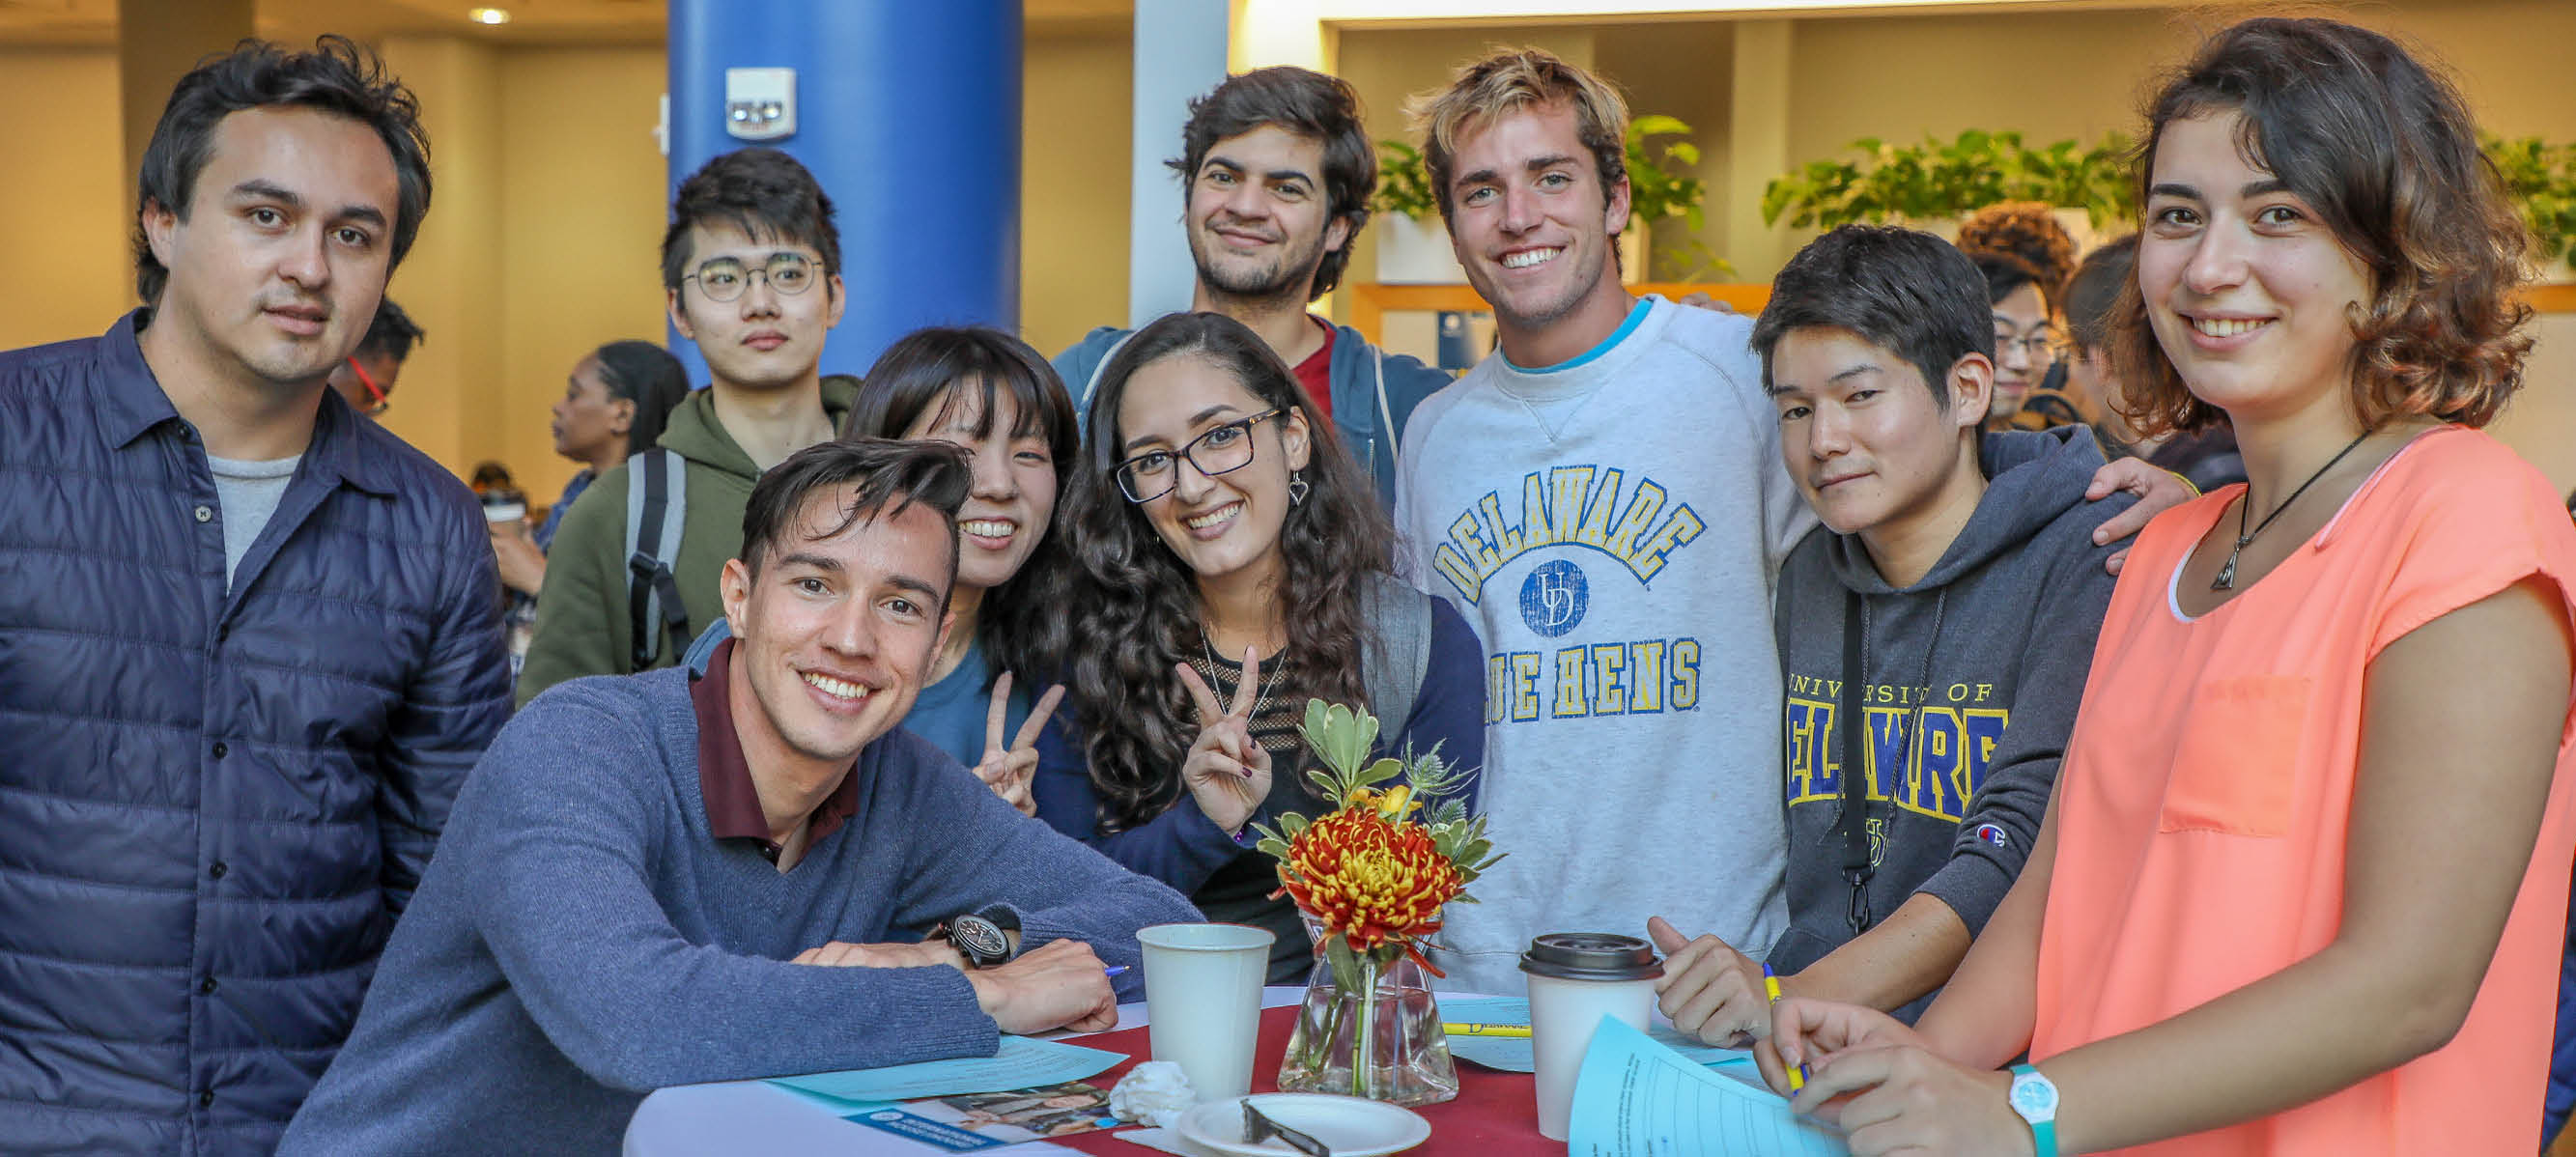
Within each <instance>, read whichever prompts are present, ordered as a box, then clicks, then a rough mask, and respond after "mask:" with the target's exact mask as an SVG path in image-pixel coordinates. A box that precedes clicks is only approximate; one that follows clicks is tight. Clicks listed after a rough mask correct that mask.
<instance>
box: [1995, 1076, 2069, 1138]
mask: <svg viewBox="0 0 2576 1157" xmlns="http://www.w3.org/2000/svg"><path fill="white" fill-rule="evenodd" d="M2012 1074H2013V1084H2014V1085H2016V1086H2019V1085H2021V1084H2023V1083H2024V1082H2025V1080H2029V1081H2037V1082H2039V1083H2041V1084H2045V1085H2047V1086H2048V1091H2049V1105H2048V1115H2047V1116H2044V1117H2036V1116H2032V1115H2031V1114H2030V1113H2029V1112H2028V1111H2026V1110H2024V1109H2023V1108H2022V1105H2021V1098H2019V1097H2017V1096H2013V1095H2011V1094H2009V1093H2007V1094H2006V1098H2007V1100H2008V1101H2009V1102H2010V1103H2011V1105H2012V1110H2013V1113H2014V1114H2015V1115H2016V1116H2019V1117H2020V1118H2021V1119H2022V1123H2023V1124H2025V1125H2028V1126H2030V1151H2031V1154H2032V1157H2058V1153H2057V1085H2056V1083H2055V1082H2053V1081H2050V1080H2049V1079H2048V1078H2047V1077H2045V1076H2042V1075H2041V1074H2040V1071H2039V1070H2038V1069H2037V1068H2036V1067H2034V1066H2031V1065H2026V1064H2022V1065H2014V1066H2013V1067H2012Z"/></svg>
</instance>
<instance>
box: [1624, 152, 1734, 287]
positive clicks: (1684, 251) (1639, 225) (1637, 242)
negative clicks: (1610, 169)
mask: <svg viewBox="0 0 2576 1157" xmlns="http://www.w3.org/2000/svg"><path fill="white" fill-rule="evenodd" d="M1690 131H1691V127H1690V126H1689V125H1687V124H1684V123H1682V121H1681V118H1679V117H1669V116H1663V115H1661V114H1656V113H1649V114H1647V115H1645V116H1641V117H1637V118H1635V119H1633V120H1631V121H1629V122H1628V140H1627V152H1628V228H1627V229H1626V230H1624V231H1622V232H1621V233H1620V235H1619V241H1620V245H1619V260H1620V270H1621V273H1622V275H1623V276H1624V277H1625V278H1626V280H1628V281H1630V282H1637V281H1642V280H1644V279H1645V277H1646V274H1647V266H1648V264H1649V255H1650V253H1651V251H1652V247H1651V245H1650V244H1649V242H1650V241H1651V240H1652V235H1653V230H1654V225H1655V223H1656V222H1658V221H1670V220H1679V221H1681V222H1682V223H1683V224H1684V225H1685V226H1686V227H1688V229H1689V234H1688V235H1687V239H1686V240H1685V241H1684V243H1683V244H1682V245H1681V246H1680V247H1679V248H1678V249H1675V248H1671V247H1667V249H1666V251H1665V255H1666V262H1665V265H1666V268H1665V278H1664V279H1665V280H1667V281H1695V280H1698V279H1700V278H1702V277H1706V276H1723V275H1726V274H1730V273H1732V272H1734V268H1735V267H1734V266H1732V265H1729V264H1727V263H1726V261H1725V259H1723V258H1721V257H1719V256H1717V255H1716V254H1714V253H1711V252H1709V248H1708V245H1707V243H1706V242H1703V241H1701V240H1700V238H1699V231H1700V229H1701V227H1703V226H1705V225H1706V224H1707V223H1708V219H1707V214H1706V213H1705V212H1704V210H1703V208H1702V205H1701V203H1702V202H1703V201H1705V200H1706V199H1707V196H1708V188H1707V186H1706V185H1705V184H1703V183H1702V182H1701V181H1700V179H1699V178H1698V177H1695V176H1692V175H1691V167H1692V166H1694V165H1697V164H1699V146H1698V145H1695V144H1692V143H1691V141H1690ZM1655 137H1679V138H1681V139H1679V140H1674V141H1667V142H1665V143H1664V144H1663V145H1662V147H1661V148H1660V149H1649V148H1648V142H1649V141H1650V140H1651V139H1653V138H1655Z"/></svg>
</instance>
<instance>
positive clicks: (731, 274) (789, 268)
mask: <svg viewBox="0 0 2576 1157" xmlns="http://www.w3.org/2000/svg"><path fill="white" fill-rule="evenodd" d="M827 272H830V271H829V270H827V269H825V268H823V265H822V263H821V262H818V261H815V260H813V259H811V258H809V257H807V256H805V255H804V254H802V253H772V254H770V255H769V260H768V261H767V262H766V263H764V264H763V265H762V266H761V267H760V268H757V269H754V268H751V267H749V266H746V265H744V264H743V263H742V262H740V261H737V260H735V259H733V258H731V257H718V258H715V259H713V260H711V261H708V262H707V263H706V264H704V265H700V266H698V271H697V272H695V273H692V274H690V275H688V276H687V277H684V278H681V279H680V280H682V281H694V282H697V283H698V292H700V293H703V294H706V295H707V300H709V301H732V300H734V299H736V298H739V297H741V296H742V292H743V290H745V289H747V288H750V286H751V279H752V277H753V275H755V274H757V275H758V276H759V277H760V279H761V280H763V281H766V282H768V283H769V290H770V292H772V293H782V294H788V295H790V296H793V295H795V294H799V293H803V292H805V291H806V290H808V289H811V288H813V287H814V282H815V280H816V279H817V278H820V277H821V276H822V275H823V274H825V273H827Z"/></svg>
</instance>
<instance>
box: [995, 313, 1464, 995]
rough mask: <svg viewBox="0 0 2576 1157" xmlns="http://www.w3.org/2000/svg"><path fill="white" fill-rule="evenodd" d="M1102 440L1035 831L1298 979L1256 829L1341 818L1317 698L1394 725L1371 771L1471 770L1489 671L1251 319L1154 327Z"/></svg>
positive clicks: (1070, 579) (1272, 866) (1081, 538)
mask: <svg viewBox="0 0 2576 1157" xmlns="http://www.w3.org/2000/svg"><path fill="white" fill-rule="evenodd" d="M1084 426H1085V431H1086V433H1085V439H1086V440H1085V442H1084V444H1083V447H1082V462H1081V466H1080V468H1079V469H1077V470H1076V471H1074V472H1073V476H1072V479H1071V481H1070V483H1069V485H1068V487H1067V491H1066V496H1065V505H1064V521H1065V523H1066V530H1067V532H1068V533H1069V534H1070V536H1071V538H1070V543H1071V550H1072V560H1071V564H1070V565H1069V566H1067V567H1065V568H1064V569H1062V570H1061V571H1059V572H1056V573H1055V579H1056V580H1059V581H1055V582H1053V583H1052V584H1051V585H1050V586H1049V587H1048V591H1047V593H1045V594H1043V595H1041V596H1040V598H1039V599H1038V601H1039V602H1040V603H1041V604H1042V605H1044V606H1047V607H1049V608H1050V609H1051V610H1052V611H1053V612H1054V616H1055V617H1054V618H1052V619H1051V620H1050V621H1049V622H1048V623H1047V625H1046V626H1045V627H1044V629H1043V630H1042V632H1041V636H1042V638H1043V640H1044V642H1043V644H1042V647H1041V650H1042V652H1043V653H1044V654H1045V655H1047V656H1049V657H1051V659H1052V660H1053V663H1052V665H1050V666H1049V667H1048V668H1047V669H1049V670H1052V671H1055V672H1057V673H1058V674H1059V675H1060V676H1061V677H1062V678H1063V679H1064V681H1065V682H1066V684H1067V685H1068V686H1070V687H1072V688H1074V694H1073V697H1072V698H1071V699H1070V700H1068V701H1067V703H1066V705H1065V712H1066V714H1067V715H1068V716H1069V717H1070V719H1069V720H1068V722H1067V725H1066V726H1065V727H1064V729H1063V730H1062V731H1061V732H1060V733H1059V732H1050V733H1049V735H1048V736H1046V737H1042V739H1041V756H1040V766H1039V771H1038V779H1037V801H1038V816H1039V818H1041V819H1044V820H1046V821H1047V822H1048V823H1050V824H1053V825H1054V826H1055V828H1056V830H1058V831H1061V832H1064V833H1065V834H1067V835H1070V836H1073V837H1074V838H1076V839H1080V840H1083V841H1084V842H1086V843H1089V844H1091V845H1092V846H1093V847H1095V848H1097V849H1099V850H1100V851H1101V852H1102V853H1103V854H1105V855H1107V856H1108V857H1109V858H1111V859H1113V860H1116V861H1118V862H1119V863H1120V864H1122V865H1125V866H1126V867H1127V868H1129V869H1130V870H1133V871H1136V872H1139V873H1142V874H1144V875H1147V876H1151V877H1153V878H1155V879H1158V880H1161V881H1163V882H1164V883H1166V884H1169V885H1171V886H1172V887H1173V888H1174V889H1175V890H1177V891H1179V892H1180V893H1182V894H1183V895H1186V896H1188V897H1190V899H1191V900H1192V902H1194V903H1196V904H1197V905H1198V906H1199V908H1200V910H1201V911H1202V912H1204V913H1206V915H1207V917H1208V919H1210V920H1217V921H1225V922H1231V923H1238V924H1252V925H1256V926H1259V927H1262V928H1267V929H1269V930H1270V931H1271V932H1272V933H1273V934H1274V935H1275V936H1276V937H1277V939H1276V940H1275V941H1274V942H1273V944H1272V948H1271V958H1270V980H1271V982H1272V983H1286V982H1294V981H1298V980H1302V979H1303V978H1304V976H1305V974H1306V972H1307V970H1308V969H1309V968H1311V967H1312V964H1313V951H1312V948H1311V945H1310V944H1309V942H1308V940H1307V937H1306V933H1305V930H1304V928H1303V927H1302V926H1301V925H1300V924H1299V922H1298V919H1297V913H1296V908H1295V906H1294V905H1292V904H1291V903H1289V902H1288V901H1287V900H1286V899H1281V898H1273V893H1274V892H1276V891H1277V889H1278V887H1279V876H1278V871H1277V867H1276V863H1275V861H1273V860H1271V858H1270V857H1269V856H1267V855H1264V854H1263V853H1261V852H1259V851H1256V850H1255V849H1253V848H1252V847H1251V840H1250V836H1249V835H1248V834H1247V829H1248V827H1249V825H1250V824H1251V823H1252V822H1253V821H1255V820H1262V821H1270V822H1275V819H1276V817H1277V816H1278V815H1279V814H1280V813H1282V812H1288V811H1300V812H1303V813H1305V814H1306V815H1308V816H1314V815H1316V814H1317V813H1319V812H1320V811H1322V810H1323V808H1322V805H1321V803H1320V801H1319V800H1318V799H1317V797H1316V796H1315V794H1314V792H1313V790H1312V788H1311V786H1310V785H1309V784H1308V783H1307V781H1306V776H1305V767H1306V754H1305V745H1304V742H1303V740H1302V739H1301V738H1300V737H1299V735H1298V730H1297V728H1298V724H1299V723H1300V722H1301V721H1302V720H1303V719H1304V717H1305V712H1306V701H1307V700H1308V699H1309V698H1319V699H1322V700H1324V701H1326V702H1329V703H1341V704H1348V705H1350V706H1352V707H1355V708H1363V709H1367V710H1369V711H1372V712H1373V713H1375V714H1376V715H1377V716H1378V718H1379V721H1380V726H1381V728H1382V729H1381V730H1380V731H1379V733H1378V741H1377V747H1376V752H1375V754H1376V755H1398V754H1401V753H1403V752H1405V751H1407V750H1410V751H1413V752H1416V753H1424V752H1430V751H1432V750H1433V749H1434V748H1435V747H1436V748H1437V749H1438V751H1439V754H1440V755H1441V756H1442V757H1443V758H1444V759H1446V760H1448V761H1449V763H1450V764H1451V765H1452V766H1456V767H1461V768H1467V769H1475V768H1478V767H1480V766H1481V765H1482V764H1483V762H1484V752H1485V682H1484V653H1483V651H1482V649H1481V648H1479V647H1478V645H1477V643H1476V637H1475V635H1474V633H1473V631H1472V630H1471V629H1470V628H1469V627H1468V626H1467V623H1466V620H1464V619H1462V618H1460V617H1459V615H1458V612H1456V611H1455V610H1452V609H1450V607H1449V604H1447V603H1445V602H1442V601H1440V600H1438V599H1434V598H1432V597H1430V596H1429V595H1425V594H1423V593H1421V592H1419V591H1416V590H1413V589H1412V588H1410V587H1407V586H1405V585H1404V584H1403V583H1402V582H1400V581H1398V580H1397V579H1396V578H1395V576H1394V573H1393V563H1392V557H1393V550H1394V540H1395V532H1394V529H1393V528H1392V527H1391V526H1390V525H1389V524H1388V522H1387V516H1386V514H1385V513H1384V512H1383V511H1382V510H1381V509H1380V507H1379V506H1378V502H1377V497H1376V491H1375V489H1374V488H1373V487H1372V486H1371V484H1370V482H1369V479H1368V476H1367V475H1366V474H1365V473H1363V472H1362V471H1361V470H1360V468H1359V466H1358V464H1357V463H1356V462H1354V461H1353V460H1352V458H1351V456H1350V453H1349V452H1348V451H1347V450H1345V449H1344V448H1343V447H1342V444H1341V442H1340V441H1339V440H1338V438H1337V437H1336V435H1335V434H1334V432H1333V427H1332V424H1331V423H1329V422H1319V421H1316V420H1314V417H1313V415H1312V413H1311V411H1310V409H1309V406H1308V403H1307V401H1306V396H1305V393H1304V391H1303V389H1302V388H1300V387H1299V386H1298V384H1297V379H1296V377H1295V375H1294V374H1292V373H1291V372H1290V371H1289V369H1288V366H1287V364H1286V363H1284V362H1282V361H1280V360H1279V355H1277V354H1276V353H1273V352H1271V349H1270V347H1269V345H1268V344H1266V343H1265V342H1263V341H1262V340H1261V338H1260V337H1259V336H1257V335H1255V334H1254V333H1253V332H1252V331H1251V330H1249V329H1246V328H1244V326H1243V325H1242V324H1241V323H1239V322H1236V321H1233V320H1231V319H1229V318H1226V317H1224V316H1221V315H1218V314H1213V313H1181V314H1172V315H1170V316H1167V317H1164V318H1162V319H1161V320H1159V321H1156V322H1154V323H1153V324H1151V325H1148V326H1146V327H1145V328H1143V329H1141V330H1138V331H1137V332H1136V334H1135V336H1133V337H1131V338H1129V339H1127V341H1126V342H1125V343H1124V344H1123V345H1121V346H1120V347H1119V348H1118V350H1117V351H1116V352H1115V353H1113V354H1111V355H1110V358H1109V360H1108V362H1107V363H1106V364H1105V365H1103V366H1102V367H1101V371H1100V375H1099V386H1098V388H1097V389H1096V390H1095V391H1094V392H1093V394H1092V398H1091V412H1090V415H1089V420H1088V421H1087V422H1086V423H1085V424H1084ZM1470 790H1471V791H1472V786H1471V788H1470Z"/></svg>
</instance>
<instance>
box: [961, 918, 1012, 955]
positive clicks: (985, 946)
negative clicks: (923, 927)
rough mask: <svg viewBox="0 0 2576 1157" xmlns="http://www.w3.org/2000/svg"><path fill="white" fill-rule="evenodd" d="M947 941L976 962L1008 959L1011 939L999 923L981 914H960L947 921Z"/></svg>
mask: <svg viewBox="0 0 2576 1157" xmlns="http://www.w3.org/2000/svg"><path fill="white" fill-rule="evenodd" d="M948 942H949V943H951V944H954V945H956V946H957V950H958V951H960V952H963V953H965V954H966V955H967V956H968V957H969V958H971V959H973V960H974V961H975V962H976V963H978V964H982V963H985V962H987V961H992V962H999V961H1003V960H1008V959H1010V956H1011V941H1010V939H1009V938H1008V937H1006V936H1004V935H1003V934H1002V929H1001V927H1000V926H999V925H996V924H994V923H993V922H992V921H990V920H987V919H985V918H983V917H981V916H960V917H958V918H956V919H954V920H951V921H949V922H948Z"/></svg>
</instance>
